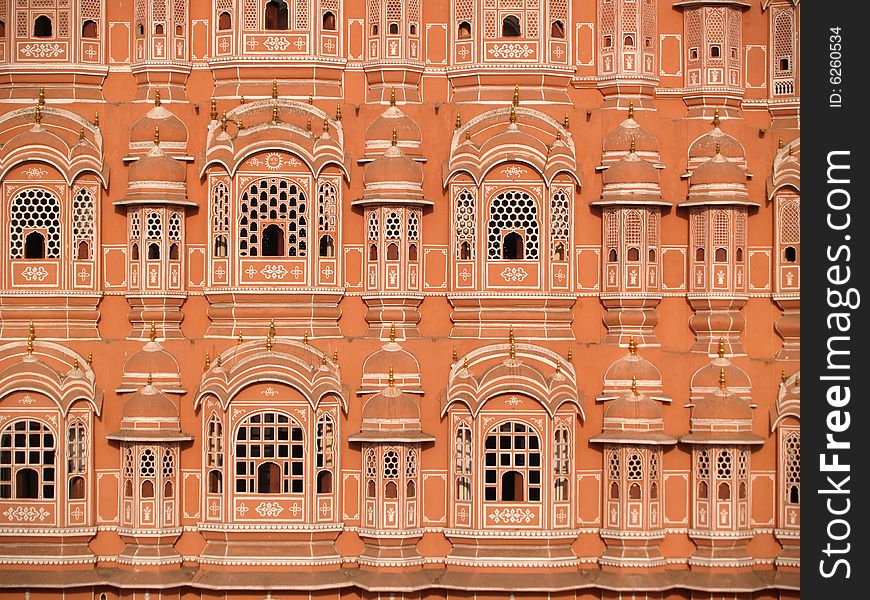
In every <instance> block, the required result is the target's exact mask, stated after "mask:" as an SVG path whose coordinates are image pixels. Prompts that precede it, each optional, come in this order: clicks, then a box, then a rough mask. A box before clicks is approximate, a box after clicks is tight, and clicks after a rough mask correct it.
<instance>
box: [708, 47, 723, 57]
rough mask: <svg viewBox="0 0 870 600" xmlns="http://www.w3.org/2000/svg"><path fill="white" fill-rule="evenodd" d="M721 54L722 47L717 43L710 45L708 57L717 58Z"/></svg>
mask: <svg viewBox="0 0 870 600" xmlns="http://www.w3.org/2000/svg"><path fill="white" fill-rule="evenodd" d="M720 56H722V48H721V46H718V45H715V44H714V45H712V46H710V58H719V57H720Z"/></svg>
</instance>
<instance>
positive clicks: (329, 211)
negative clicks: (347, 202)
mask: <svg viewBox="0 0 870 600" xmlns="http://www.w3.org/2000/svg"><path fill="white" fill-rule="evenodd" d="M337 218H338V209H337V206H336V193H335V185H333V184H332V183H331V182H329V181H322V182H321V183H320V185H319V186H318V187H317V230H318V231H335V229H336V220H337Z"/></svg>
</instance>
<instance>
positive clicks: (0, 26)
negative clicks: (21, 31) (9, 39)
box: [0, 19, 6, 37]
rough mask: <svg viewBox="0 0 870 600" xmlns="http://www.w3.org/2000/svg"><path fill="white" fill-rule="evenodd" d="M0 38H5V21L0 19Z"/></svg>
mask: <svg viewBox="0 0 870 600" xmlns="http://www.w3.org/2000/svg"><path fill="white" fill-rule="evenodd" d="M0 37H6V21H4V20H3V19H0Z"/></svg>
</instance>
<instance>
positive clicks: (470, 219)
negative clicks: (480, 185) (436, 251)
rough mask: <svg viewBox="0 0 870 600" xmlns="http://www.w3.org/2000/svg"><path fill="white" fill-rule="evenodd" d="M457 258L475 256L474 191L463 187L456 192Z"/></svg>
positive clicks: (470, 258)
mask: <svg viewBox="0 0 870 600" xmlns="http://www.w3.org/2000/svg"><path fill="white" fill-rule="evenodd" d="M454 203H455V209H456V213H455V219H456V225H455V226H456V259H457V260H463V259H465V260H472V259H473V258H474V221H475V212H474V192H472V191H471V190H469V189H467V188H466V189H462V190H459V192H458V193H457V194H456V199H455V201H454Z"/></svg>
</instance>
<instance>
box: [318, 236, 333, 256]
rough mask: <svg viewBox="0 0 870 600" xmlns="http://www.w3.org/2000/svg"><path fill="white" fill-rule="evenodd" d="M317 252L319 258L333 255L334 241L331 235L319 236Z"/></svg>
mask: <svg viewBox="0 0 870 600" xmlns="http://www.w3.org/2000/svg"><path fill="white" fill-rule="evenodd" d="M319 254H320V257H321V258H333V257H334V256H335V243H334V242H333V241H332V236H331V235H324V236H321V237H320V248H319Z"/></svg>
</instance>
